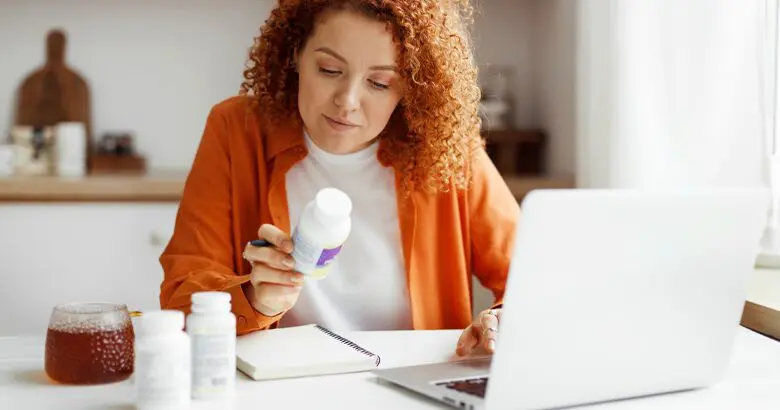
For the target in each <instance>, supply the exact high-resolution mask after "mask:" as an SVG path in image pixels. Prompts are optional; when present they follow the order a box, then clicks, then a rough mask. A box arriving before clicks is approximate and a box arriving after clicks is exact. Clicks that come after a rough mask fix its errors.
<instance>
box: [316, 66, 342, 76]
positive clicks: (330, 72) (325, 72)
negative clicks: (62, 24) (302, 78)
mask: <svg viewBox="0 0 780 410" xmlns="http://www.w3.org/2000/svg"><path fill="white" fill-rule="evenodd" d="M320 72H321V73H323V74H326V75H338V74H341V71H338V70H328V69H327V68H322V67H320Z"/></svg>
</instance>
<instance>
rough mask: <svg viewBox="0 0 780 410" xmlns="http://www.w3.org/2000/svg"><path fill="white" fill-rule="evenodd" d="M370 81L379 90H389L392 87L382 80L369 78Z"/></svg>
mask: <svg viewBox="0 0 780 410" xmlns="http://www.w3.org/2000/svg"><path fill="white" fill-rule="evenodd" d="M368 82H370V83H371V85H372V86H373V87H374V88H376V89H378V90H387V89H388V88H390V86H389V85H387V84H382V83H380V82H376V81H373V80H368Z"/></svg>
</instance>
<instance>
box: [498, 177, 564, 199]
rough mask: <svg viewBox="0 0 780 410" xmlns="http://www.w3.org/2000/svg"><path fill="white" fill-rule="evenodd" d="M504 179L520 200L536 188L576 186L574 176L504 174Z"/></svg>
mask: <svg viewBox="0 0 780 410" xmlns="http://www.w3.org/2000/svg"><path fill="white" fill-rule="evenodd" d="M504 181H506V184H507V186H508V187H509V190H510V191H511V192H512V194H513V195H514V196H515V198H517V200H518V201H521V200H522V199H523V198H524V197H525V196H526V195H528V193H529V192H531V191H532V190H534V189H569V188H574V186H575V182H574V178H573V177H570V176H522V175H504Z"/></svg>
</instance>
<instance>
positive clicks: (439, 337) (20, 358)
mask: <svg viewBox="0 0 780 410" xmlns="http://www.w3.org/2000/svg"><path fill="white" fill-rule="evenodd" d="M458 335H459V332H458V331H448V330H445V331H416V332H356V333H353V334H350V335H349V337H350V338H352V339H354V340H355V342H357V343H359V344H361V345H364V346H365V347H366V348H368V349H369V350H372V351H376V352H378V353H380V354H381V356H382V366H383V367H396V366H403V365H412V364H421V363H433V362H442V361H446V360H449V359H451V358H452V356H451V352H452V348H453V346H454V344H455V341H456V340H457V337H458ZM43 351H44V338H43V337H5V338H0V403H1V404H0V407H2V408H7V409H23V410H32V409H58V410H69V409H81V410H89V409H96V410H97V409H104V410H130V409H133V408H134V407H133V401H132V394H133V385H132V380H128V381H125V382H121V383H115V384H109V385H101V386H88V387H74V386H63V385H54V384H52V383H51V382H49V381H48V379H47V378H46V376H45V374H44V373H43ZM236 389H237V398H236V401H235V402H234V403H233V408H235V409H242V410H247V409H275V408H278V409H297V408H302V409H328V408H338V409H410V410H414V409H436V408H438V409H446V408H448V407H446V406H443V405H441V404H439V403H437V402H434V401H432V400H428V399H426V398H422V397H420V396H418V395H416V394H413V393H409V392H407V391H404V390H402V389H399V388H396V387H390V386H386V385H384V384H379V383H378V382H377V381H376V379H375V378H374V377H373V376H371V374H370V373H356V374H348V375H337V376H325V377H313V378H302V379H291V380H277V381H270V382H253V381H250V380H248V379H247V378H246V377H244V376H243V375H242V374H240V373H239V378H238V383H237V386H236ZM594 407H598V408H600V409H613V408H614V409H651V408H652V409H656V408H658V409H665V410H666V409H699V408H701V409H707V410H717V409H729V410H732V409H751V410H754V409H770V408H771V409H773V410H777V409H778V408H780V343H778V342H776V341H773V340H771V339H769V338H766V337H764V336H761V335H758V334H756V333H754V332H752V331H750V330H747V329H744V328H740V329H739V331H738V336H737V342H736V344H735V349H734V354H733V356H732V362H731V367H730V370H729V372H728V374H727V377H726V379H725V380H724V381H723V382H721V383H720V384H718V385H716V386H714V387H711V388H708V389H703V390H697V391H693V392H686V393H678V394H671V395H662V396H656V397H652V398H644V399H635V400H628V401H622V402H614V403H608V404H603V405H599V406H591V407H588V409H590V408H594ZM192 408H193V409H208V408H225V407H221V406H219V407H218V406H210V405H208V404H205V403H198V402H193V406H192Z"/></svg>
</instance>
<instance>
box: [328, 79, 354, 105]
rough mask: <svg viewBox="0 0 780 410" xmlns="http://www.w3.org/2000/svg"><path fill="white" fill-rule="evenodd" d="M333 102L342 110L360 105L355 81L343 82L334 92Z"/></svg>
mask: <svg viewBox="0 0 780 410" xmlns="http://www.w3.org/2000/svg"><path fill="white" fill-rule="evenodd" d="M333 103H334V104H336V106H337V107H339V108H340V109H342V110H344V111H355V110H357V109H358V108H359V107H360V87H359V85H358V84H357V82H356V81H350V82H345V83H344V85H343V86H342V87H340V88H339V89H338V91H337V92H336V95H335V96H334V98H333Z"/></svg>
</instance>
